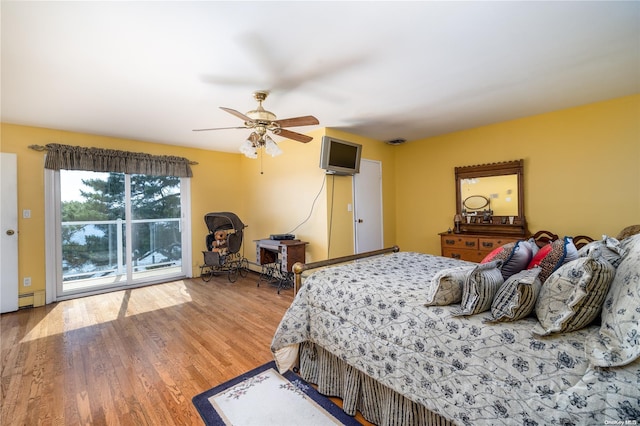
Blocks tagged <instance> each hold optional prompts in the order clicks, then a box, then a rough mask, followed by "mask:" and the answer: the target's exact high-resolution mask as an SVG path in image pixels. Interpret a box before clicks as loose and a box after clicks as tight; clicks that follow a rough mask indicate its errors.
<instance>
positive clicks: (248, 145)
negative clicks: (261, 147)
mask: <svg viewBox="0 0 640 426" xmlns="http://www.w3.org/2000/svg"><path fill="white" fill-rule="evenodd" d="M239 151H240V152H241V153H243V154H244V155H245V157H247V158H258V150H257V149H256V147H255V145H254V144H253V142H252V141H251V139H247V140H246V141H244V142H243V143H242V145H240V148H239Z"/></svg>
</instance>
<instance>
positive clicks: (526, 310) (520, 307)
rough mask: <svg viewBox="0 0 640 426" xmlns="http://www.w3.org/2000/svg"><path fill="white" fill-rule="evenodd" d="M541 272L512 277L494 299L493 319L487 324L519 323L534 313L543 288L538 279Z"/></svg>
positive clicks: (536, 271)
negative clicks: (518, 321)
mask: <svg viewBox="0 0 640 426" xmlns="http://www.w3.org/2000/svg"><path fill="white" fill-rule="evenodd" d="M541 270H542V269H540V268H533V269H527V270H524V271H521V272H518V273H517V274H514V275H512V276H510V277H509V279H507V280H506V281H505V282H504V284H502V285H501V286H500V288H499V289H498V292H497V293H496V295H495V297H494V298H493V303H492V304H491V314H492V315H493V318H491V319H489V320H488V321H487V322H502V321H503V322H506V321H517V320H519V319H522V318H524V317H526V316H527V315H529V314H530V313H531V312H533V310H534V308H535V307H536V300H537V299H538V294H539V293H540V287H541V286H542V284H541V283H540V279H539V278H538V275H539V274H540V271H541Z"/></svg>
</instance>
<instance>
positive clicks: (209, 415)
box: [193, 362, 360, 426]
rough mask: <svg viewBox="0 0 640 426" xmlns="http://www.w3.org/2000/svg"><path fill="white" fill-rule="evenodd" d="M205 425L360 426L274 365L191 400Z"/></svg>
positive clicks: (302, 382) (293, 374)
mask: <svg viewBox="0 0 640 426" xmlns="http://www.w3.org/2000/svg"><path fill="white" fill-rule="evenodd" d="M193 405H195V406H196V408H197V409H198V412H199V413H200V416H201V417H202V420H204V423H205V424H206V425H207V426H222V425H234V426H300V425H305V426H312V425H313V426H320V425H348V426H360V422H358V421H357V420H355V419H354V418H353V417H351V416H349V415H347V414H346V413H345V412H344V411H342V409H341V408H340V407H338V406H337V405H336V404H334V403H333V402H332V401H331V400H330V399H329V398H327V397H325V396H324V395H321V394H320V393H318V392H317V391H316V390H315V389H314V388H313V387H312V386H311V385H309V384H308V383H307V382H305V381H304V380H302V379H301V378H300V377H298V376H297V375H296V374H295V373H293V372H291V371H287V372H286V373H284V375H280V374H279V373H278V370H277V368H276V366H275V363H274V362H269V363H267V364H265V365H262V366H260V367H258V368H255V369H253V370H251V371H249V372H248V373H245V374H243V375H241V376H239V377H236V378H234V379H232V380H229V381H228V382H226V383H223V384H221V385H219V386H216V387H215V388H213V389H209V390H208V391H206V392H203V393H201V394H199V395H196V396H194V397H193Z"/></svg>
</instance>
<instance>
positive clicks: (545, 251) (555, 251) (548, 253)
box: [527, 237, 578, 284]
mask: <svg viewBox="0 0 640 426" xmlns="http://www.w3.org/2000/svg"><path fill="white" fill-rule="evenodd" d="M577 258H578V249H577V248H576V246H575V245H574V244H573V238H571V237H564V238H563V239H561V240H555V241H553V242H552V243H550V244H547V245H546V246H544V247H543V248H541V249H540V250H538V253H537V254H536V255H535V256H534V257H533V259H532V260H531V262H530V263H529V266H528V267H527V269H531V268H534V267H536V266H540V268H542V271H540V275H539V277H540V282H541V283H542V284H544V283H545V281H546V280H547V278H549V275H551V274H552V273H553V271H555V270H556V269H558V268H559V267H560V266H562V265H563V264H565V263H568V262H571V261H572V260H575V259H577Z"/></svg>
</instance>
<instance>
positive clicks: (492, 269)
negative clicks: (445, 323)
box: [452, 260, 504, 316]
mask: <svg viewBox="0 0 640 426" xmlns="http://www.w3.org/2000/svg"><path fill="white" fill-rule="evenodd" d="M501 266H502V260H494V261H493V262H489V263H481V264H479V265H478V266H476V267H475V268H474V269H473V270H472V271H471V273H470V274H469V276H468V277H467V279H466V280H465V282H464V285H463V286H462V301H461V302H460V309H455V310H453V312H452V314H453V315H454V316H458V315H473V314H478V313H480V312H484V311H488V310H489V309H491V302H493V297H494V296H495V294H496V292H497V291H498V289H499V288H500V286H501V285H502V284H503V283H504V278H502V272H500V267H501Z"/></svg>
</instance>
